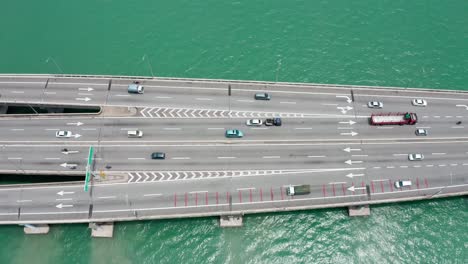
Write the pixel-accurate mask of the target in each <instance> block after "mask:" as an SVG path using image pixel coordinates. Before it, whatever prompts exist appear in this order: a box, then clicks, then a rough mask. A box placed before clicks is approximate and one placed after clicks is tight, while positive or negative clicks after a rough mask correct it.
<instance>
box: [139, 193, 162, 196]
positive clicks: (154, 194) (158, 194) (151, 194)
mask: <svg viewBox="0 0 468 264" xmlns="http://www.w3.org/2000/svg"><path fill="white" fill-rule="evenodd" d="M143 196H145V197H151V196H162V194H161V193H149V194H144V195H143Z"/></svg>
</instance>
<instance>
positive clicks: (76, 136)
mask: <svg viewBox="0 0 468 264" xmlns="http://www.w3.org/2000/svg"><path fill="white" fill-rule="evenodd" d="M72 136H73V137H75V138H79V137H81V135H80V134H75V135H72Z"/></svg>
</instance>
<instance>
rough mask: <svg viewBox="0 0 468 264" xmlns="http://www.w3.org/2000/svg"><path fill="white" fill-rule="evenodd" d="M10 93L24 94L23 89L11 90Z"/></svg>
mask: <svg viewBox="0 0 468 264" xmlns="http://www.w3.org/2000/svg"><path fill="white" fill-rule="evenodd" d="M11 93H14V94H24V91H11Z"/></svg>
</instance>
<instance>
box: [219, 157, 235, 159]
mask: <svg viewBox="0 0 468 264" xmlns="http://www.w3.org/2000/svg"><path fill="white" fill-rule="evenodd" d="M235 158H236V157H218V159H235Z"/></svg>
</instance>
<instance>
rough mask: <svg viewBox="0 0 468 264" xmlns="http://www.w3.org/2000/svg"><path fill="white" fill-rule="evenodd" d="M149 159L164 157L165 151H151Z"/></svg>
mask: <svg viewBox="0 0 468 264" xmlns="http://www.w3.org/2000/svg"><path fill="white" fill-rule="evenodd" d="M151 159H166V153H164V152H153V153H151Z"/></svg>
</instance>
